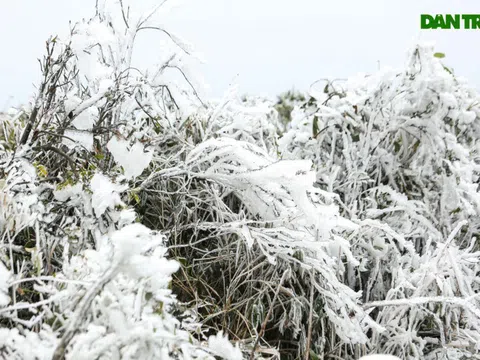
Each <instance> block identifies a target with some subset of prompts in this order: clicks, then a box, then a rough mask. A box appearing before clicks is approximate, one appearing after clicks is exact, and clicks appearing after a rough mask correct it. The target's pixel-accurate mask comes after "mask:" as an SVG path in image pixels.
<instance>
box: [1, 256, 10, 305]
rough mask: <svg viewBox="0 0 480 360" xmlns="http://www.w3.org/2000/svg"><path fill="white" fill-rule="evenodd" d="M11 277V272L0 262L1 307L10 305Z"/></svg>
mask: <svg viewBox="0 0 480 360" xmlns="http://www.w3.org/2000/svg"><path fill="white" fill-rule="evenodd" d="M10 277H11V275H10V272H9V271H8V269H7V268H6V267H5V265H3V263H2V262H1V261H0V307H2V306H7V305H8V304H9V303H10V296H8V287H9V285H8V282H9V280H10Z"/></svg>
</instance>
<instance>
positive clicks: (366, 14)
mask: <svg viewBox="0 0 480 360" xmlns="http://www.w3.org/2000/svg"><path fill="white" fill-rule="evenodd" d="M137 1H138V2H140V3H141V2H142V1H144V0H137ZM150 1H151V0H150ZM172 1H173V0H172ZM94 3H95V0H0V44H1V49H2V50H1V52H0V85H1V87H0V110H3V109H5V107H6V106H7V105H17V104H19V103H24V102H26V101H28V99H29V96H30V95H31V94H32V93H33V91H34V87H33V85H32V84H33V83H37V82H38V80H39V66H38V62H37V60H36V59H38V58H40V57H42V55H43V50H44V41H45V40H46V39H47V38H48V36H49V35H51V34H60V35H62V34H65V33H66V31H67V30H68V21H69V20H72V21H77V20H80V19H81V18H82V17H85V18H89V17H90V16H91V15H93V14H94ZM422 13H429V14H435V13H480V2H479V1H478V0H464V1H460V0H400V1H392V0H383V1H382V0H329V1H326V0H184V1H183V5H182V6H180V7H178V8H176V9H174V10H173V11H172V12H171V13H170V15H169V17H168V19H166V20H165V24H166V26H167V28H168V29H169V30H170V31H173V32H175V33H177V34H178V35H180V36H181V37H182V38H184V39H186V40H188V41H189V42H191V43H192V44H193V45H194V46H195V49H196V50H197V51H198V52H200V53H202V54H203V57H204V58H205V60H206V64H204V65H198V66H196V67H195V68H196V70H197V71H199V72H200V74H201V75H202V77H203V78H204V80H205V81H206V82H207V84H209V87H210V90H209V91H208V92H207V94H208V95H212V96H221V95H222V94H223V92H224V91H226V90H227V88H228V85H229V84H230V83H231V82H232V80H234V79H235V77H236V75H237V74H238V77H237V78H236V80H235V81H236V82H237V83H238V84H239V86H240V90H241V91H242V92H246V93H251V94H259V95H271V96H275V95H277V94H279V93H280V92H282V91H285V90H288V89H290V88H292V87H295V88H297V89H307V88H308V86H309V85H310V84H311V83H312V82H314V81H315V80H317V79H320V78H327V77H328V78H338V77H341V78H345V77H348V76H351V75H355V74H357V73H358V72H373V71H375V70H376V69H377V68H378V64H379V63H380V65H381V66H383V65H388V66H395V67H397V66H401V65H402V64H403V62H404V60H405V54H406V51H407V50H408V49H409V47H410V46H411V45H412V44H413V43H414V42H416V41H417V40H421V41H435V42H436V49H437V51H441V52H444V53H445V54H446V58H445V63H446V64H447V65H449V66H451V67H453V68H454V70H455V73H456V74H457V75H462V76H465V77H467V78H468V79H469V80H470V82H471V83H472V84H473V85H475V86H476V87H477V88H478V85H479V84H480V71H477V69H478V61H479V59H480V47H479V43H480V41H479V40H480V30H423V31H421V30H420V14H422ZM155 49H156V48H155V39H154V38H145V39H140V42H139V44H138V48H137V58H139V59H142V60H145V59H148V61H151V62H154V61H155V58H154V57H155ZM158 51H161V49H157V53H158Z"/></svg>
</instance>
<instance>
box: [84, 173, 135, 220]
mask: <svg viewBox="0 0 480 360" xmlns="http://www.w3.org/2000/svg"><path fill="white" fill-rule="evenodd" d="M90 186H91V189H92V192H93V194H92V207H93V210H94V211H95V215H96V216H97V217H100V216H101V215H103V214H104V213H105V211H106V210H107V209H114V208H115V206H117V205H120V206H122V205H124V203H123V202H122V200H121V198H120V194H119V193H121V192H123V191H125V190H126V189H127V188H128V187H127V186H126V185H117V184H114V183H113V182H111V181H110V180H109V179H108V178H107V177H106V176H105V175H102V174H100V173H96V174H95V175H94V176H93V177H92V180H91V181H90Z"/></svg>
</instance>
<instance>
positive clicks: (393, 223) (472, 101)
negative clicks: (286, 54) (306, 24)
mask: <svg viewBox="0 0 480 360" xmlns="http://www.w3.org/2000/svg"><path fill="white" fill-rule="evenodd" d="M478 100H479V96H478V94H477V93H476V92H475V91H474V90H473V89H471V88H469V87H468V85H467V84H466V82H465V81H463V80H461V79H458V78H456V77H455V76H454V75H453V74H452V73H451V71H450V70H449V69H448V68H446V67H445V66H443V65H442V63H441V62H440V60H438V59H436V58H435V57H434V56H433V48H432V47H430V46H418V47H416V48H414V49H413V51H412V53H411V55H410V57H409V61H408V62H407V64H406V68H405V70H403V71H394V70H384V71H380V72H379V73H377V74H374V75H371V76H358V77H357V78H354V79H351V80H349V81H348V82H346V83H344V84H337V85H336V86H328V85H327V86H326V87H325V89H324V92H316V91H312V93H311V99H310V100H309V101H308V102H306V103H305V104H304V105H303V106H302V107H297V108H296V109H295V110H294V111H293V114H292V117H293V120H292V123H291V124H290V129H289V131H287V132H286V133H285V135H284V136H283V138H282V139H281V140H280V141H279V143H280V148H281V149H280V151H281V153H282V155H283V157H284V158H286V159H311V160H313V161H314V162H315V164H316V171H317V184H318V185H317V186H319V187H320V188H322V189H324V190H327V191H332V192H335V193H336V195H337V198H336V199H335V202H336V203H337V204H339V206H340V209H341V214H342V215H343V216H345V217H347V218H349V219H350V220H352V221H353V222H355V223H356V224H357V225H359V227H358V228H357V229H356V230H355V231H353V232H352V233H351V235H350V236H349V241H350V243H351V245H352V252H353V254H354V257H355V258H356V259H358V261H359V262H360V266H359V267H357V268H354V267H352V266H349V265H347V266H345V268H344V270H343V271H342V272H343V274H344V275H343V281H344V283H346V284H348V285H349V286H350V287H351V288H353V289H355V290H361V291H362V294H363V302H364V303H365V304H364V305H363V307H364V308H365V309H369V313H370V314H371V315H372V316H373V318H374V319H375V320H376V321H377V322H378V324H379V325H381V326H383V327H384V328H385V330H386V331H383V332H381V333H378V334H376V333H373V334H372V335H371V337H370V340H369V346H371V347H372V349H375V350H376V351H381V352H385V353H389V354H395V355H398V356H400V357H401V358H412V359H413V358H423V357H426V356H427V354H430V356H431V358H440V357H441V358H445V359H447V358H448V359H453V358H460V357H459V356H460V355H458V356H457V355H455V357H454V356H453V355H452V354H450V355H448V352H447V351H446V350H443V349H446V348H449V347H453V348H456V350H457V352H458V354H461V353H464V354H472V353H473V354H478V350H479V349H478V348H476V344H478V336H479V335H480V333H479V325H480V322H479V320H480V318H479V315H480V313H479V312H478V310H477V309H478V306H479V305H480V303H479V300H478V298H477V296H476V295H475V294H476V293H477V292H478V290H479V288H478V286H479V284H478V278H477V276H478V271H479V264H478V255H479V253H478V246H477V245H476V240H477V234H478V224H479V214H480V213H479V204H480V203H479V200H480V197H479V194H478V190H477V189H478V179H479V178H478V174H479V169H480V168H479V160H480V158H479V152H478V150H479V141H478V138H479V130H480V127H479V126H480V119H479V115H480V107H479V105H480V103H479V102H478Z"/></svg>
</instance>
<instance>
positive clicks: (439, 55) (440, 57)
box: [433, 52, 445, 59]
mask: <svg viewBox="0 0 480 360" xmlns="http://www.w3.org/2000/svg"><path fill="white" fill-rule="evenodd" d="M433 56H435V57H436V58H438V59H443V58H444V57H445V54H444V53H441V52H436V53H435V54H433Z"/></svg>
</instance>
